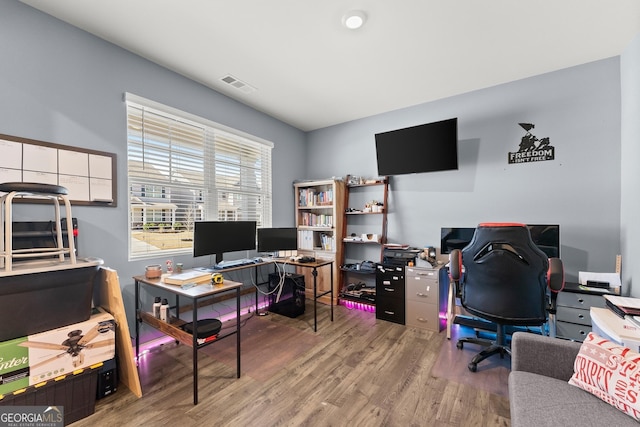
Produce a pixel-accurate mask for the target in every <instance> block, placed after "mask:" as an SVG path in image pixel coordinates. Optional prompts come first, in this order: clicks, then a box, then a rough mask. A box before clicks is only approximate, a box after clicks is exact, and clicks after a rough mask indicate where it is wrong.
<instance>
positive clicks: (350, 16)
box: [342, 10, 367, 30]
mask: <svg viewBox="0 0 640 427" xmlns="http://www.w3.org/2000/svg"><path fill="white" fill-rule="evenodd" d="M366 18H367V15H365V13H364V12H363V11H361V10H351V11H349V12H347V13H346V14H345V15H344V16H343V17H342V24H343V25H344V26H345V27H347V28H348V29H350V30H357V29H358V28H360V27H362V25H363V24H364V21H365V19H366Z"/></svg>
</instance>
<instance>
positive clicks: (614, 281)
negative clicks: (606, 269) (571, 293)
mask: <svg viewBox="0 0 640 427" xmlns="http://www.w3.org/2000/svg"><path fill="white" fill-rule="evenodd" d="M587 280H592V281H594V282H607V283H609V287H610V288H616V287H618V286H620V275H619V274H618V273H592V272H589V271H579V272H578V283H580V284H581V285H583V286H586V285H587Z"/></svg>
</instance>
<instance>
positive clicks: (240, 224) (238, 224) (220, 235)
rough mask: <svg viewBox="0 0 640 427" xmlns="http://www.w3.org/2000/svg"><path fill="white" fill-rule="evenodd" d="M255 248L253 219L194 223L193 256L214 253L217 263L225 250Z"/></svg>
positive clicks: (234, 250) (233, 250) (254, 223)
mask: <svg viewBox="0 0 640 427" xmlns="http://www.w3.org/2000/svg"><path fill="white" fill-rule="evenodd" d="M255 249H256V222H255V221H198V222H195V224H194V229H193V256H194V257H199V256H205V255H215V256H216V263H219V262H220V261H222V259H223V254H224V253H226V252H237V251H250V250H255Z"/></svg>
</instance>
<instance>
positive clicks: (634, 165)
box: [620, 34, 640, 297]
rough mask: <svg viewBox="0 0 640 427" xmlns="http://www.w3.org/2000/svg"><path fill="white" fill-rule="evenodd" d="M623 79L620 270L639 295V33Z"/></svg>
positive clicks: (624, 60) (623, 67)
mask: <svg viewBox="0 0 640 427" xmlns="http://www.w3.org/2000/svg"><path fill="white" fill-rule="evenodd" d="M620 64H621V65H620V68H621V80H622V162H621V168H620V170H621V171H622V204H621V205H622V208H621V210H622V216H621V227H620V236H621V237H620V238H621V241H622V253H623V258H622V273H623V280H624V283H625V284H627V285H628V287H629V288H630V290H631V294H632V295H633V296H635V297H640V285H639V284H638V283H640V281H639V280H638V279H636V280H635V283H632V277H636V278H637V277H640V265H638V263H636V262H635V260H636V259H637V257H638V253H640V248H639V245H640V223H639V222H638V219H639V218H640V192H639V191H638V183H639V182H640V167H638V159H640V144H638V140H639V135H640V120H638V118H639V117H640V78H639V77H638V76H640V34H639V35H637V36H636V37H635V39H634V40H633V41H632V42H631V44H630V45H629V46H628V47H627V49H626V50H625V52H624V53H623V55H622V56H621V61H620Z"/></svg>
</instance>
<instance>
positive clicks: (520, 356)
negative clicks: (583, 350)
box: [509, 332, 640, 427]
mask: <svg viewBox="0 0 640 427" xmlns="http://www.w3.org/2000/svg"><path fill="white" fill-rule="evenodd" d="M580 345H581V343H579V342H573V341H565V340H561V339H555V338H550V337H545V336H541V335H536V334H532V333H527V332H516V333H514V334H513V337H512V341H511V351H512V356H511V373H510V374H509V403H510V407H511V425H512V426H513V427H523V426H531V427H541V426H554V427H556V426H581V427H582V426H598V427H602V426H616V427H618V426H627V425H628V426H635V427H638V426H640V423H638V422H636V421H635V420H634V419H633V418H631V417H629V416H628V415H626V414H624V413H623V412H620V411H619V410H617V409H616V408H614V407H613V406H611V405H609V404H608V403H605V402H603V401H602V400H600V399H599V398H597V397H595V396H593V395H592V394H590V393H588V392H586V391H584V390H582V389H580V388H578V387H575V386H572V385H569V384H568V381H569V378H571V376H572V375H573V361H574V360H575V358H576V355H577V354H578V351H579V349H580Z"/></svg>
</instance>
